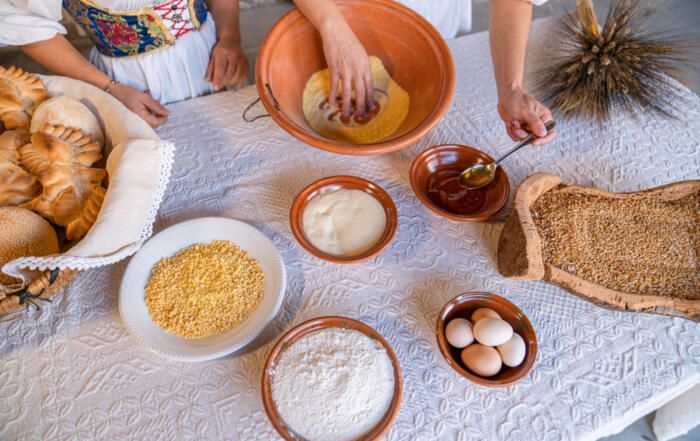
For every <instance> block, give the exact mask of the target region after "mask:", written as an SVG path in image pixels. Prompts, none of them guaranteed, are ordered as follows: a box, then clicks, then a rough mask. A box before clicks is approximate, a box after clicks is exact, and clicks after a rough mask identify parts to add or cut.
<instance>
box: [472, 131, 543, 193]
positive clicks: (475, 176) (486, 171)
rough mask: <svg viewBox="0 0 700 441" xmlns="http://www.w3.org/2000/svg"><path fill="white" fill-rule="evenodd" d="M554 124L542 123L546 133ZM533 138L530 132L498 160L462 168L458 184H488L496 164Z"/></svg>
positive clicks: (475, 185) (494, 173)
mask: <svg viewBox="0 0 700 441" xmlns="http://www.w3.org/2000/svg"><path fill="white" fill-rule="evenodd" d="M556 126H557V124H556V123H555V122H554V121H548V122H546V123H544V127H545V128H546V129H547V135H549V134H550V133H552V130H554V128H555V127H556ZM534 140H535V135H533V134H532V133H530V134H529V135H527V136H526V137H525V138H524V139H523V140H522V141H520V142H519V143H518V145H516V146H515V148H514V149H513V150H511V151H509V152H508V153H506V154H505V155H503V156H501V158H500V159H499V160H497V161H495V162H492V163H490V164H476V165H472V166H471V167H469V168H468V169H466V170H464V171H463V172H462V174H461V175H459V185H461V186H462V187H466V188H469V189H474V188H481V187H483V186H485V185H488V184H489V183H490V182H491V181H493V178H494V177H495V176H496V167H498V164H499V163H500V162H501V161H503V160H504V159H506V158H507V157H508V156H510V155H511V154H512V153H515V152H517V151H518V150H520V149H521V148H523V147H525V146H526V145H528V144H530V143H531V142H532V141H534Z"/></svg>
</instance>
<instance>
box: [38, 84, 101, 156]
mask: <svg viewBox="0 0 700 441" xmlns="http://www.w3.org/2000/svg"><path fill="white" fill-rule="evenodd" d="M46 124H50V125H52V126H63V127H68V128H71V129H80V130H82V132H83V133H84V134H85V135H90V141H91V142H97V143H99V144H100V147H104V135H103V133H102V128H101V127H100V122H99V121H98V120H97V117H96V116H95V114H94V113H92V111H91V110H90V109H88V107H87V106H86V105H85V104H83V103H81V102H80V101H78V100H75V99H73V98H70V97H67V96H65V95H60V96H55V97H53V98H49V99H48V100H46V101H44V102H43V103H41V104H39V107H37V108H36V110H35V111H34V117H33V118H32V123H31V126H30V128H29V132H30V133H34V132H38V131H41V129H42V128H43V127H44V126H45V125H46Z"/></svg>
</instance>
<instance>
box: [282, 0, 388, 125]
mask: <svg viewBox="0 0 700 441" xmlns="http://www.w3.org/2000/svg"><path fill="white" fill-rule="evenodd" d="M294 3H296V5H297V7H299V9H300V10H301V12H302V13H303V14H304V16H306V18H307V19H309V21H310V22H311V23H312V24H313V25H314V26H315V27H316V29H318V31H319V32H320V33H321V38H322V39H323V52H324V54H325V56H326V62H327V63H328V69H329V70H330V74H331V87H330V91H329V93H328V103H329V104H331V105H333V104H335V100H336V95H337V90H338V82H339V81H340V80H342V95H341V96H342V111H343V115H345V116H346V117H348V116H350V101H351V96H352V90H353V89H355V104H356V106H355V109H356V112H357V114H358V115H359V116H360V117H363V116H364V114H365V111H366V109H367V108H372V107H374V101H373V98H372V94H373V91H374V85H373V84H372V71H371V70H370V63H369V57H368V56H367V52H366V51H365V48H364V47H363V46H362V44H361V43H360V41H359V40H358V39H357V37H356V36H355V34H354V33H353V32H352V29H350V26H349V25H348V23H347V21H345V17H343V14H342V13H341V12H340V9H338V6H336V5H335V3H333V2H332V1H329V0H294Z"/></svg>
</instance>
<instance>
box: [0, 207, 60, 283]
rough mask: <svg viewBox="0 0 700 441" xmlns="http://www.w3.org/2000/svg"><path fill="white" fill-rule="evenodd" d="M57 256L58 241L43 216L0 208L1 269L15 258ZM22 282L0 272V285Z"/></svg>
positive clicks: (20, 209) (16, 209)
mask: <svg viewBox="0 0 700 441" xmlns="http://www.w3.org/2000/svg"><path fill="white" fill-rule="evenodd" d="M56 253H58V238H57V237H56V230H54V229H53V227H52V226H51V224H50V223H48V222H47V221H46V220H45V219H44V218H43V217H41V216H39V215H38V214H36V213H34V212H33V211H30V210H26V209H24V208H18V207H0V268H2V266H3V265H5V264H6V263H7V262H9V261H11V260H14V259H16V258H18V257H25V256H47V255H49V254H56ZM20 282H21V280H19V279H16V278H14V277H10V276H8V275H7V274H5V273H3V272H0V284H3V285H10V284H13V283H20Z"/></svg>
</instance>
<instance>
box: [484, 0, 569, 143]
mask: <svg viewBox="0 0 700 441" xmlns="http://www.w3.org/2000/svg"><path fill="white" fill-rule="evenodd" d="M489 14H490V17H491V18H490V20H491V21H490V24H489V40H490V42H491V58H492V59H493V70H494V73H495V76H496V86H497V87H498V113H499V114H500V115H501V119H503V122H504V123H505V124H506V130H507V131H508V134H509V135H510V137H511V138H513V140H518V139H521V138H524V137H525V136H526V131H528V132H532V133H534V134H535V136H537V139H535V141H534V142H533V143H532V145H535V146H540V145H544V144H547V143H548V142H550V141H552V140H553V139H554V138H555V137H556V134H557V132H556V129H555V130H553V131H552V133H550V134H549V135H547V129H545V127H544V123H545V122H547V121H549V120H551V119H552V114H551V112H550V111H549V109H548V108H547V107H545V106H544V105H543V104H542V103H540V102H539V101H537V100H536V99H534V98H533V97H531V96H530V95H528V94H527V93H526V92H525V91H524V90H523V88H522V81H523V65H524V63H525V48H526V46H527V35H528V32H529V31H530V19H531V17H532V3H530V2H527V1H525V0H490V2H489Z"/></svg>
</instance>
